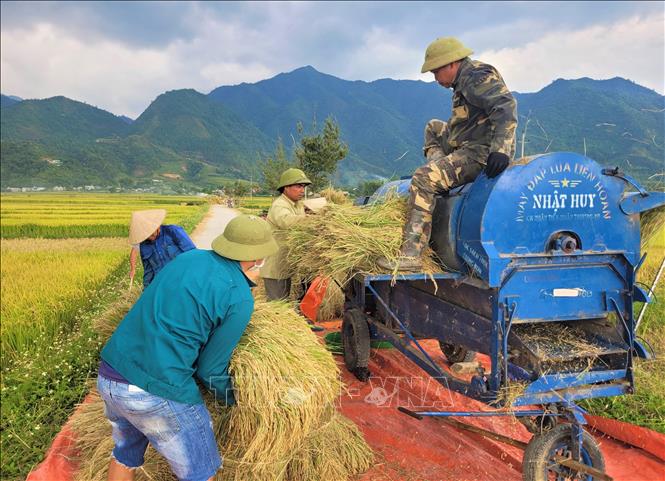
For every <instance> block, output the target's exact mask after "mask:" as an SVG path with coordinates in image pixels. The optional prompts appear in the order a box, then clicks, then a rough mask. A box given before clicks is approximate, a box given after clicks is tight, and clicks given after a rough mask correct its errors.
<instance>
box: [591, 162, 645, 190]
mask: <svg viewBox="0 0 665 481" xmlns="http://www.w3.org/2000/svg"><path fill="white" fill-rule="evenodd" d="M602 173H603V175H610V176H612V177H618V178H620V179H622V180H623V181H624V182H626V183H628V184H630V185H632V186H633V187H635V188H636V189H637V191H638V192H639V193H640V195H641V196H642V197H647V196H648V195H649V192H648V191H647V190H646V189H645V188H644V187H642V186H641V185H640V184H639V183H638V182H637V181H636V180H635V179H633V178H632V177H631V176H630V175H628V174H626V173H624V172H621V171H620V170H619V167H615V168H613V169H603V170H602Z"/></svg>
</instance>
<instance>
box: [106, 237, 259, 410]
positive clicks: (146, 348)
mask: <svg viewBox="0 0 665 481" xmlns="http://www.w3.org/2000/svg"><path fill="white" fill-rule="evenodd" d="M251 286H253V284H252V283H251V281H250V280H249V279H247V277H246V276H245V274H244V273H243V272H242V269H241V268H240V264H239V263H238V262H236V261H233V260H230V259H227V258H224V257H221V256H219V255H218V254H216V253H215V252H213V251H206V250H199V249H195V250H191V251H188V252H185V253H183V254H180V255H179V256H178V257H176V258H175V259H174V260H173V261H171V262H170V263H169V264H167V265H166V266H165V267H164V268H163V269H162V271H161V272H160V274H159V275H158V276H156V277H155V280H154V281H153V282H152V283H151V284H150V286H148V288H147V289H146V290H145V291H144V292H143V294H142V295H141V297H140V298H139V300H138V301H137V302H136V304H135V305H134V307H133V308H132V309H131V310H130V311H129V312H128V313H127V315H126V316H125V318H124V319H123V320H122V322H121V323H120V325H119V326H118V328H117V329H116V331H115V332H114V333H113V335H112V336H111V338H110V339H109V341H108V342H107V344H106V346H104V349H103V350H102V353H101V356H102V359H104V360H105V361H106V362H107V363H108V364H110V365H111V366H112V367H113V368H114V369H115V370H116V371H118V373H120V374H121V375H122V376H123V377H125V378H126V379H127V380H128V381H129V382H130V383H131V384H134V385H136V386H138V387H140V388H141V389H143V390H145V391H148V392H149V393H151V394H155V395H157V396H161V397H163V398H166V399H171V400H173V401H177V402H182V403H187V404H199V403H202V402H203V399H202V397H201V394H200V392H199V389H198V386H197V384H196V381H195V378H198V379H199V380H201V381H202V382H203V384H204V385H205V386H206V387H208V388H210V389H211V390H214V392H215V395H216V397H217V399H219V400H220V401H222V402H224V401H225V395H226V394H227V389H231V388H232V385H231V380H230V378H229V374H228V366H229V361H230V360H231V354H232V353H233V350H234V349H235V347H236V346H237V344H238V341H239V340H240V337H241V336H242V334H243V332H244V331H245V327H246V326H247V323H248V322H249V319H250V317H251V315H252V311H253V310H254V299H253V297H252V294H251V291H250V287H251ZM230 399H233V398H232V397H230Z"/></svg>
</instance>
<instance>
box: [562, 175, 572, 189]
mask: <svg viewBox="0 0 665 481" xmlns="http://www.w3.org/2000/svg"><path fill="white" fill-rule="evenodd" d="M569 183H570V181H569V180H568V179H566V178H565V177H564V179H563V180H562V181H561V187H568V184H569Z"/></svg>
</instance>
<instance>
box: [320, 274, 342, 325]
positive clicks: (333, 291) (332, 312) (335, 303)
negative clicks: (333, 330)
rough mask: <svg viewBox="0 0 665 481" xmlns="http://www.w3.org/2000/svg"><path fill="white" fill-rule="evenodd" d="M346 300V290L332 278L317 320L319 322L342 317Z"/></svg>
mask: <svg viewBox="0 0 665 481" xmlns="http://www.w3.org/2000/svg"><path fill="white" fill-rule="evenodd" d="M340 284H341V283H340ZM344 301H345V298H344V292H343V291H342V289H340V287H339V286H338V285H337V283H336V282H335V281H334V280H331V281H330V283H329V284H328V288H327V289H326V293H325V294H324V295H323V301H322V302H321V305H320V306H319V311H318V312H317V313H316V320H317V321H318V322H326V321H332V320H334V319H339V318H340V317H342V315H343V314H344Z"/></svg>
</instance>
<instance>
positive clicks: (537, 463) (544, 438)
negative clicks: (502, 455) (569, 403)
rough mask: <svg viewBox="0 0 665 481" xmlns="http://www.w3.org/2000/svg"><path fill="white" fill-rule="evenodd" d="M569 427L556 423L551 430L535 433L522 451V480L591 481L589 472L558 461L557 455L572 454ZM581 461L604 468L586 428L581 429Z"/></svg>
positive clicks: (570, 427) (601, 469)
mask: <svg viewBox="0 0 665 481" xmlns="http://www.w3.org/2000/svg"><path fill="white" fill-rule="evenodd" d="M572 442H573V440H572V426H571V425H570V424H559V425H558V426H556V427H555V428H553V429H552V430H550V431H547V432H545V433H543V434H540V435H534V436H533V438H531V441H530V442H529V444H528V445H527V447H526V449H525V451H524V460H523V461H522V475H523V479H524V481H551V480H556V481H564V480H566V481H592V480H593V479H594V477H593V476H592V475H590V474H585V473H579V472H577V471H575V469H572V468H569V467H566V466H563V465H561V464H558V463H557V462H556V461H555V459H554V457H555V456H556V455H559V456H563V457H569V456H570V454H571V443H572ZM580 462H582V463H583V464H586V465H587V466H591V467H593V468H596V469H598V470H600V471H604V470H605V460H604V459H603V455H602V453H601V452H600V449H599V448H598V444H596V441H595V440H594V439H593V437H592V436H591V435H590V434H589V433H587V432H586V431H583V432H582V459H581V460H580Z"/></svg>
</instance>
